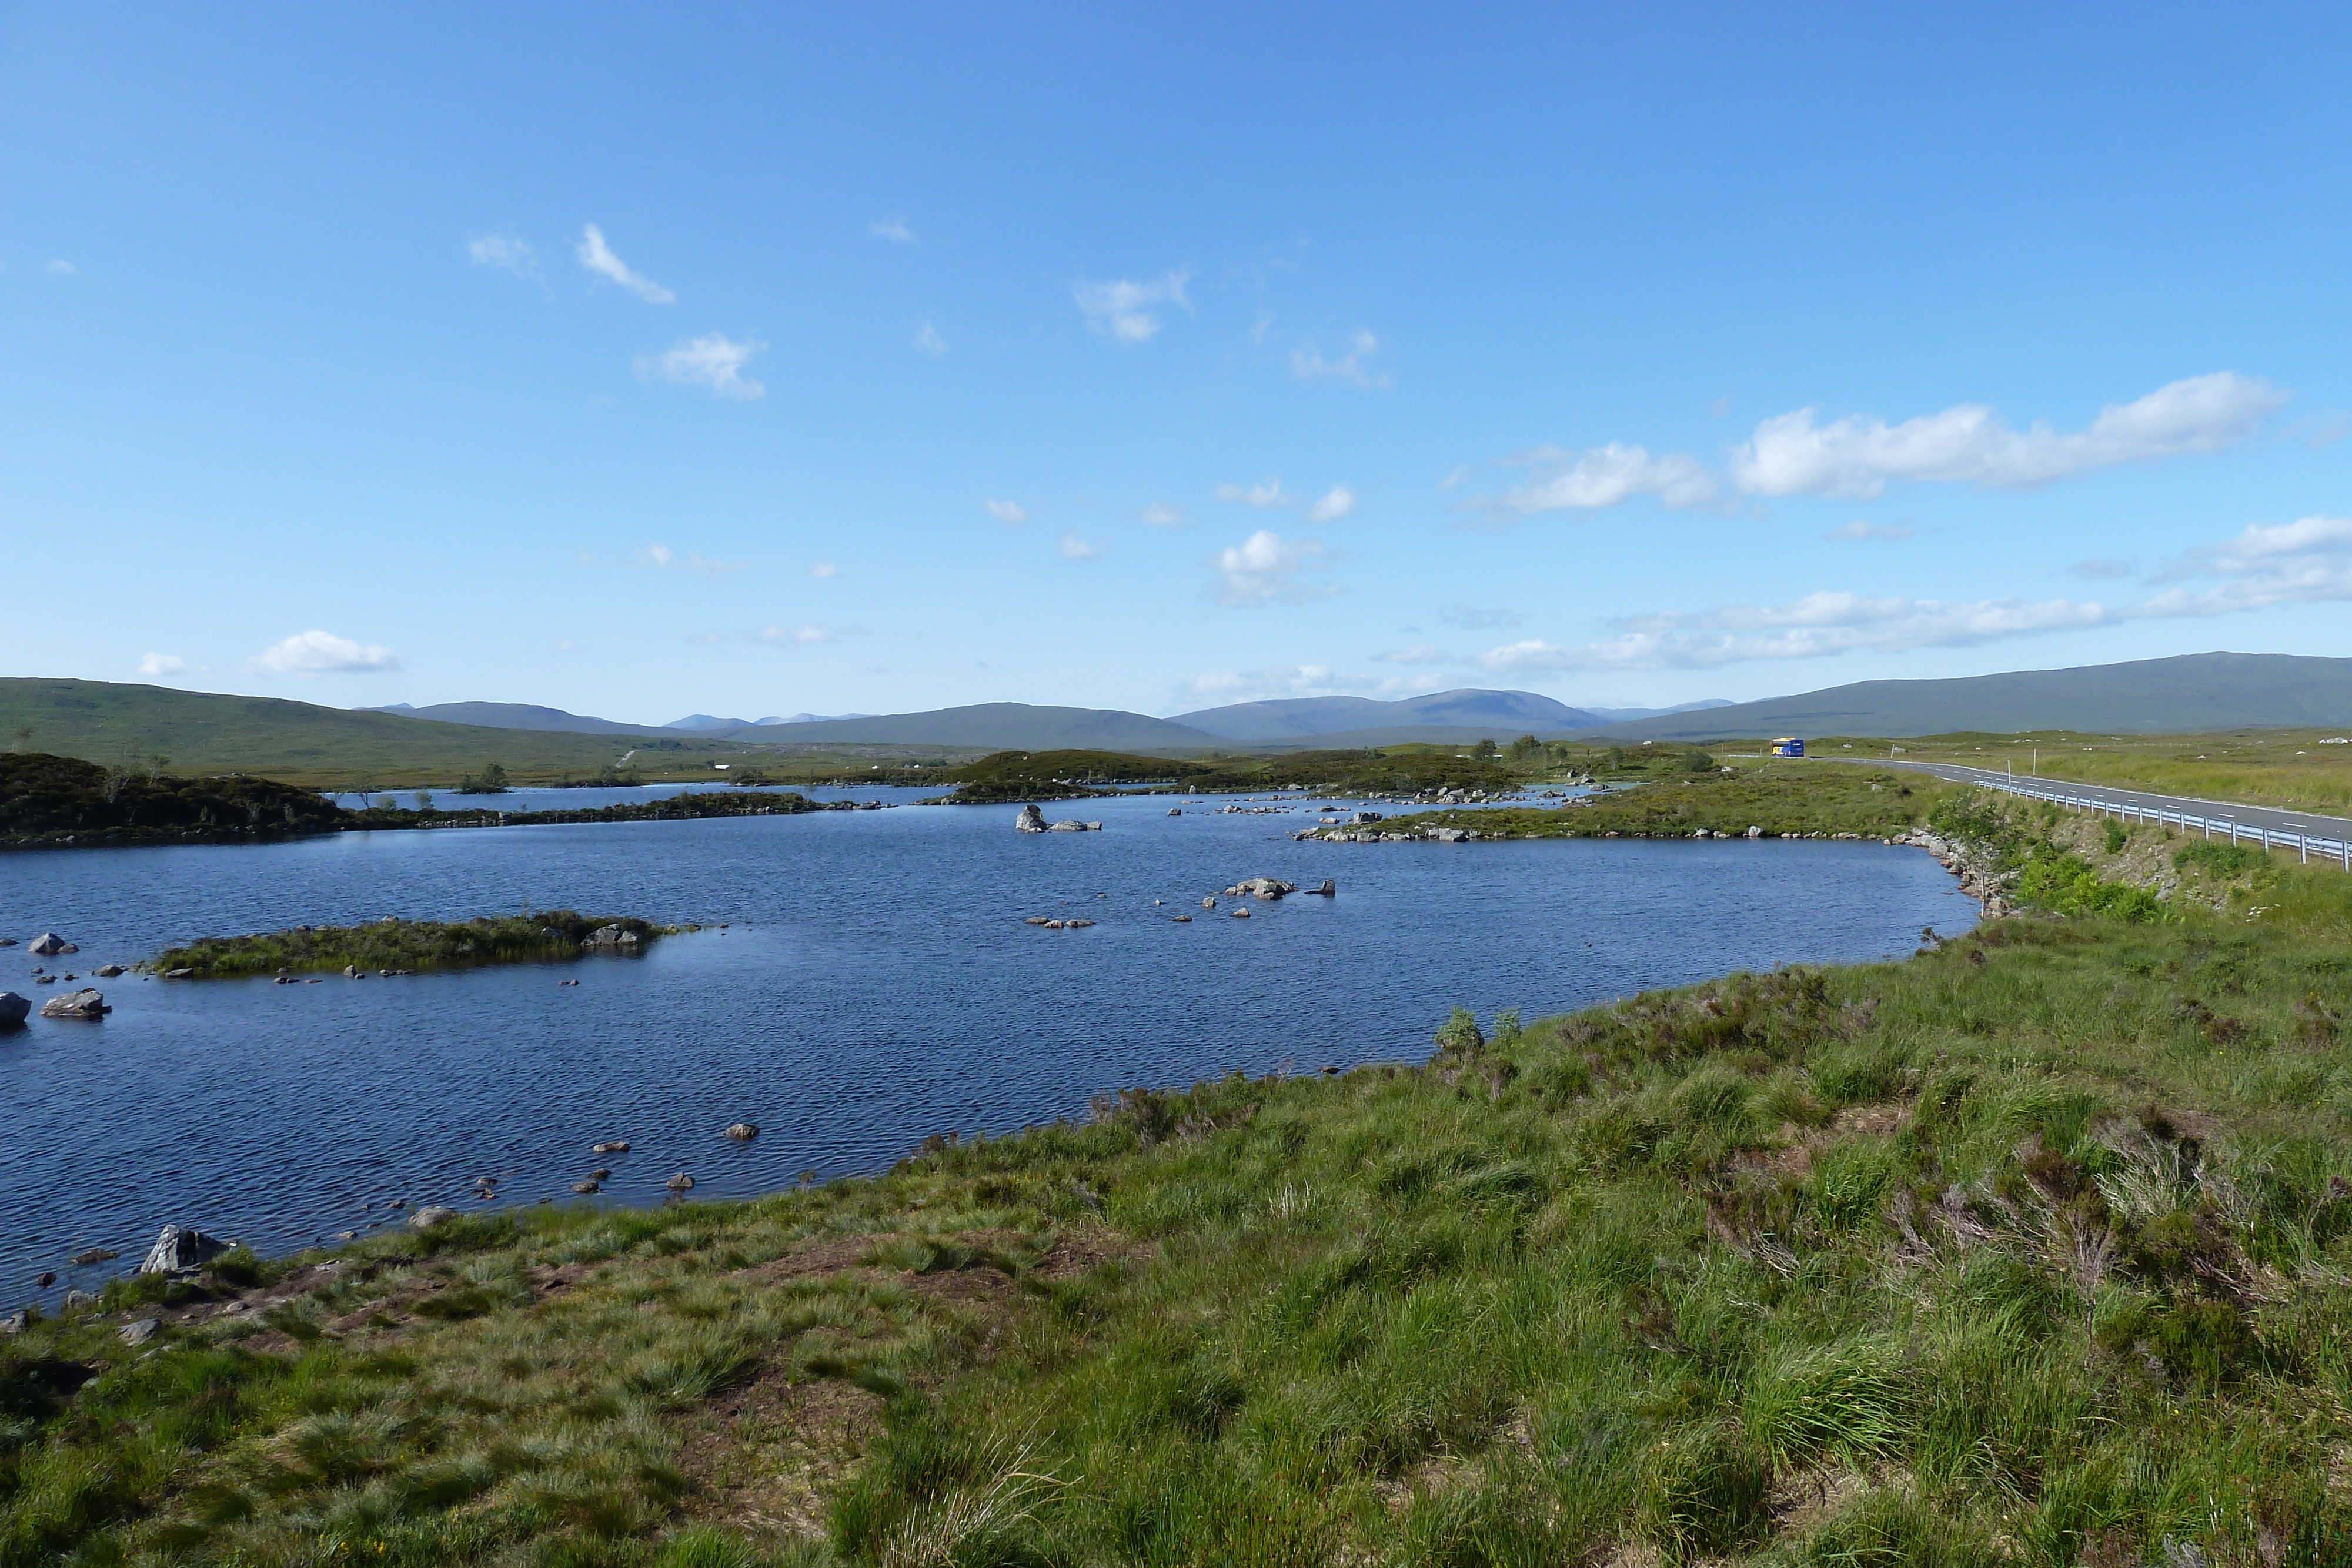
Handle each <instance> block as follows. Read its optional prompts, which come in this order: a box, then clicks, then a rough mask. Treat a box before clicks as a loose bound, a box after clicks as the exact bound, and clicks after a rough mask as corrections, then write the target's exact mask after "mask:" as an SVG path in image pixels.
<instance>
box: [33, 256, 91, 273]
mask: <svg viewBox="0 0 2352 1568" xmlns="http://www.w3.org/2000/svg"><path fill="white" fill-rule="evenodd" d="M41 270H42V271H43V272H46V273H47V274H48V275H49V276H50V277H79V276H80V275H81V268H80V267H76V266H75V265H74V264H73V263H72V262H70V261H68V260H67V259H66V258H65V257H64V256H51V257H49V260H48V265H47V266H46V267H42V268H41Z"/></svg>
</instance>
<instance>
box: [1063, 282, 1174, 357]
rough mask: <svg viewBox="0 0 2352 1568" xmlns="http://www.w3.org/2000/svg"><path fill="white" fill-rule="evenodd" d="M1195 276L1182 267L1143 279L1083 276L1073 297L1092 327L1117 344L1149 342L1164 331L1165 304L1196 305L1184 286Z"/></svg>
mask: <svg viewBox="0 0 2352 1568" xmlns="http://www.w3.org/2000/svg"><path fill="white" fill-rule="evenodd" d="M1191 278H1192V274H1191V273H1189V272H1185V271H1181V270H1180V271H1174V272H1170V273H1167V274H1165V275H1163V276H1161V277H1155V278H1147V279H1145V280H1143V281H1142V282H1137V281H1136V280H1134V279H1132V278H1126V277H1122V278H1117V279H1114V280H1112V281H1110V282H1108V283H1089V282H1087V280H1086V279H1084V278H1080V279H1079V280H1078V281H1077V283H1076V285H1075V286H1074V287H1072V288H1071V290H1070V298H1072V299H1073V300H1075V301H1076V304H1077V307H1078V309H1079V310H1080V311H1082V312H1083V313H1084V314H1085V316H1086V319H1087V327H1088V329H1091V330H1093V331H1096V332H1099V333H1101V334H1102V335H1103V336H1104V337H1106V338H1108V339H1110V340H1112V341H1113V342H1117V343H1148V342H1150V340H1151V339H1152V338H1153V337H1154V336H1155V335H1156V334H1157V333H1158V332H1159V330H1160V308H1161V307H1163V306H1168V305H1181V306H1182V307H1183V308H1185V309H1187V310H1190V309H1191V308H1192V301H1191V300H1190V299H1187V298H1185V297H1184V285H1185V284H1186V283H1187V282H1189V281H1190V280H1191Z"/></svg>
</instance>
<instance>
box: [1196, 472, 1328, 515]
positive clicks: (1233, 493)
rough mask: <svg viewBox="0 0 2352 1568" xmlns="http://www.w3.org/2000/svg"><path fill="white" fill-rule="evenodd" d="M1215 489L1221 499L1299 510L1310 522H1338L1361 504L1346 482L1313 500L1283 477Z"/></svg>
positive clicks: (1241, 504) (1266, 508)
mask: <svg viewBox="0 0 2352 1568" xmlns="http://www.w3.org/2000/svg"><path fill="white" fill-rule="evenodd" d="M1215 493H1216V497H1217V499H1218V500H1220V501H1224V502H1227V503H1229V504H1231V505H1233V506H1236V507H1257V508H1259V509H1260V510H1262V511H1275V510H1285V511H1288V510H1296V511H1297V513H1298V514H1299V520H1300V521H1301V522H1307V523H1336V522H1338V521H1339V519H1340V518H1342V517H1348V516H1350V515H1351V514H1353V513H1354V511H1355V510H1356V507H1357V505H1358V502H1357V498H1356V493H1355V492H1354V491H1353V490H1350V489H1349V488H1348V486H1345V485H1334V486H1331V487H1330V488H1329V489H1328V490H1326V491H1324V492H1323V494H1322V495H1320V496H1318V497H1316V498H1315V499H1313V500H1312V501H1310V500H1307V498H1306V497H1303V496H1294V495H1292V494H1291V493H1290V492H1289V491H1288V490H1286V489H1284V488H1283V487H1282V481H1281V480H1280V479H1261V480H1259V481H1258V482H1257V483H1256V484H1255V485H1220V486H1217V488H1216V492H1215Z"/></svg>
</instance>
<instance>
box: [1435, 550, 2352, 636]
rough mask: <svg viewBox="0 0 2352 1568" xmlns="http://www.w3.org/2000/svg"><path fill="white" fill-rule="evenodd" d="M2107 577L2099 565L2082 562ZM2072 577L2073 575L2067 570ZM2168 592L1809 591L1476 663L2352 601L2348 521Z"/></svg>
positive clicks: (2082, 624) (2190, 561)
mask: <svg viewBox="0 0 2352 1568" xmlns="http://www.w3.org/2000/svg"><path fill="white" fill-rule="evenodd" d="M2084 565H2085V566H2091V567H2096V568H2099V569H2101V570H2095V571H2092V572H2088V573H2086V575H2092V576H2106V575H2112V574H2111V573H2110V572H2108V571H2107V570H2105V569H2106V568H2108V567H2118V566H2119V567H2123V568H2125V569H2126V570H2128V563H2123V562H2086V563H2084ZM2078 570H2079V569H2078ZM2153 581H2154V583H2156V584H2166V585H2170V586H2167V587H2165V588H2164V590H2163V591H2160V592H2158V593H2156V594H2153V595H2152V596H2150V597H2148V598H2146V599H2142V600H2139V601H2137V602H2126V603H2106V602H2104V601H2097V600H2083V601H2077V600H2071V599H2050V600H2041V601H2031V600H2022V599H2008V598H2002V599H1979V600H1968V601H1948V600H1939V599H1915V598H1910V597H1907V596H1900V595H1897V596H1891V597H1885V598H1877V597H1872V596H1869V595H1865V594H1859V593H1846V592H1831V591H1823V592H1818V593H1809V594H1807V595H1805V596H1804V597H1803V598H1802V599H1799V600H1794V601H1790V602H1788V603H1784V604H1735V605H1726V606H1722V607H1720V608H1717V609H1714V610H1706V611H1698V612H1689V613H1682V612H1675V613H1667V614H1658V615H1644V616H1635V617H1630V618H1627V619H1624V620H1621V621H1619V622H1616V624H1617V626H1618V628H1619V631H1618V633H1617V635H1615V636H1613V637H1610V638H1606V639H1604V640H1602V641H1601V642H1598V643H1585V644H1582V645H1563V644H1559V643H1549V642H1546V641H1544V640H1543V639H1541V638H1528V639H1526V640H1523V641H1521V642H1517V643H1507V644H1505V645H1504V646H1502V647H1498V648H1490V649H1488V650H1487V651H1486V653H1482V654H1480V655H1478V659H1477V663H1478V664H1480V665H1481V666H1483V667H1484V668H1486V670H1488V671H1490V672H1492V673H1495V674H1530V673H1535V672H1560V671H1575V670H1689V669H1711V668H1714V667H1716V666H1717V665H1722V664H1741V663H1746V662H1748V661H1751V660H1782V659H1817V658H1825V657H1829V656H1832V655H1834V654H1838V653H1851V652H1853V651H1856V650H1863V649H1868V650H1876V651H1879V652H1889V653H1900V652H1907V651H1909V650H1913V649H1918V648H1969V647H1976V646H1979V645H1980V644H1983V643H1994V642H2000V641H2002V640H2004V639H2008V638H2012V637H2030V636H2035V635H2039V634H2041V633H2044V632H2072V631H2086V630H2090V629H2093V628H2097V627H2105V626H2116V625H2121V624H2124V623H2126V622H2140V621H2158V620H2174V619H2180V618H2186V617H2204V616H2216V615H2229V614H2234V613H2238V612H2245V611H2252V610H2266V609H2270V608H2272V607H2273V606H2276V605H2282V604H2318V603H2341V602H2352V517H2302V518H2298V519H2297V520H2296V521H2294V522H2292V523H2282V524H2276V525H2256V526H2254V527H2252V528H2246V529H2245V530H2243V531H2242V532H2241V533H2239V534H2238V535H2236V536H2235V537H2234V538H2230V539H2228V540H2225V541H2223V542H2222V543H2221V544H2217V545H2209V546H2203V547H2200V548H2199V549H2191V550H2189V551H2187V552H2185V553H2183V554H2182V555H2181V556H2180V557H2179V558H2178V559H2176V560H2174V561H2173V562H2172V563H2171V564H2170V565H2169V566H2168V567H2167V568H2165V570H2162V571H2160V572H2158V574H2157V575H2156V577H2155V579H2154V580H2153Z"/></svg>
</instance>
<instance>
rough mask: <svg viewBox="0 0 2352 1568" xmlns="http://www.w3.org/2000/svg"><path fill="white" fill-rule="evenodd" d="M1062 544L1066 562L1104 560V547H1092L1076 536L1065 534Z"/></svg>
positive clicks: (1063, 557)
mask: <svg viewBox="0 0 2352 1568" xmlns="http://www.w3.org/2000/svg"><path fill="white" fill-rule="evenodd" d="M1061 543H1062V559H1064V560H1100V559H1102V553H1103V550H1102V546H1100V545H1090V544H1088V543H1087V541H1086V540H1084V539H1082V538H1078V536H1077V535H1076V534H1064V535H1063V536H1062V541H1061Z"/></svg>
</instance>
